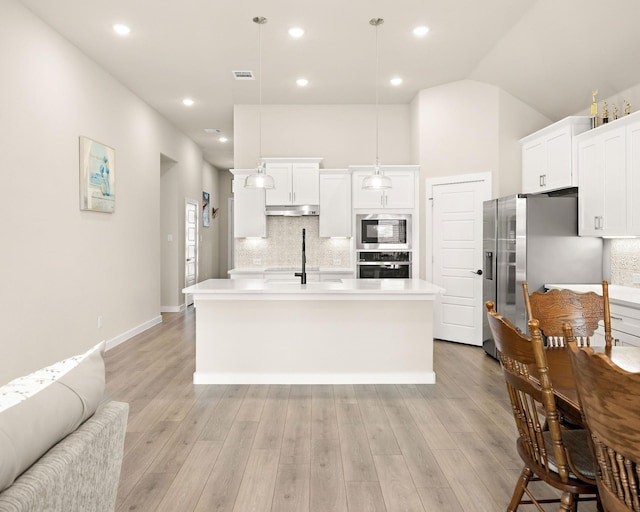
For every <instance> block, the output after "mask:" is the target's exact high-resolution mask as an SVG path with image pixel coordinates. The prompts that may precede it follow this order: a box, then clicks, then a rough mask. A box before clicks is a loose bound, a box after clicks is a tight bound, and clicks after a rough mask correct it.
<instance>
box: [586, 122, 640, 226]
mask: <svg viewBox="0 0 640 512" xmlns="http://www.w3.org/2000/svg"><path fill="white" fill-rule="evenodd" d="M576 147H577V169H578V176H579V187H580V188H579V193H578V219H579V220H578V222H579V224H578V229H579V234H580V235H582V236H609V237H616V236H640V206H634V201H633V198H634V197H638V194H640V112H636V113H634V114H632V115H629V116H625V117H623V118H621V119H617V120H616V121H613V122H611V123H608V124H605V125H602V126H600V127H598V128H595V129H594V130H590V131H589V132H587V133H583V134H582V135H580V136H578V137H576Z"/></svg>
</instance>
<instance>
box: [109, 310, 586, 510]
mask: <svg viewBox="0 0 640 512" xmlns="http://www.w3.org/2000/svg"><path fill="white" fill-rule="evenodd" d="M194 353H195V314H194V311H193V308H189V309H188V310H187V312H186V313H170V314H164V315H163V323H162V324H161V325H158V326H155V327H153V328H152V329H149V330H148V331H146V332H144V333H143V334H141V335H139V336H137V337H135V338H133V339H131V340H129V341H127V342H126V343H123V344H121V345H119V346H117V347H115V348H114V349H112V350H110V351H108V352H107V354H106V362H107V390H108V395H109V398H111V399H114V400H120V401H124V402H128V403H129V404H130V408H131V410H130V415H129V424H128V429H127V437H126V442H125V457H124V463H123V467H122V476H121V481H120V488H119V492H118V504H117V512H124V511H133V510H135V511H136V512H140V511H147V510H149V511H156V510H161V511H170V512H191V511H207V512H210V511H219V512H221V511H228V512H232V511H234V512H253V511H255V512H268V511H273V512H288V511H292V512H324V511H327V512H328V511H333V512H344V511H350V512H354V511H358V512H360V511H362V512H365V511H367V512H368V511H371V512H382V511H388V512H395V511H407V512H409V511H420V512H425V511H426V512H448V511H457V512H460V511H462V512H471V511H480V512H490V511H500V510H505V509H506V505H507V503H508V502H509V498H510V496H511V492H512V489H513V486H514V485H515V481H516V479H517V477H518V475H519V472H520V470H521V469H522V465H521V463H520V460H519V459H518V456H517V454H516V451H515V427H514V421H513V417H512V416H511V412H510V406H509V403H508V398H507V396H506V391H505V389H504V381H503V379H502V374H501V370H500V367H499V364H498V363H497V361H495V360H493V359H491V358H489V357H487V356H485V355H484V352H483V351H482V350H481V349H479V348H475V347H468V346H462V345H457V344H453V343H446V342H436V344H435V371H436V375H437V384H435V385H418V386H416V385H382V386H373V385H366V386H365V385H355V386H352V385H339V386H205V385H200V386H196V385H194V384H193V383H192V375H193V371H194ZM543 490H545V491H546V490H547V488H543ZM547 494H548V493H547ZM520 510H522V511H523V512H524V511H527V510H533V508H531V507H524V506H523V507H521V509H520ZM545 510H557V506H549V507H548V508H547V509H545ZM580 510H584V511H593V510H595V506H593V504H591V503H586V504H582V505H581V506H580Z"/></svg>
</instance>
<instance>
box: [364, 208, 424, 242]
mask: <svg viewBox="0 0 640 512" xmlns="http://www.w3.org/2000/svg"><path fill="white" fill-rule="evenodd" d="M411 224H412V223H411V215H410V214H388V213H372V214H358V215H356V248H357V249H374V250H389V249H393V250H405V251H406V250H409V249H411V229H412V228H411Z"/></svg>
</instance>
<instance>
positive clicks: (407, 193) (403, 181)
mask: <svg viewBox="0 0 640 512" xmlns="http://www.w3.org/2000/svg"><path fill="white" fill-rule="evenodd" d="M351 169H352V170H353V207H354V208H367V209H379V208H385V209H391V208H393V209H401V210H404V209H413V208H415V204H416V197H415V196H416V192H417V189H418V188H417V185H416V181H417V179H418V170H419V167H418V166H417V165H397V166H382V168H381V169H382V173H383V174H384V175H385V176H388V177H389V178H391V184H392V185H391V188H389V189H385V190H367V189H363V188H362V182H363V180H364V179H365V178H366V177H367V176H369V175H370V174H371V173H372V172H373V167H372V166H353V167H351Z"/></svg>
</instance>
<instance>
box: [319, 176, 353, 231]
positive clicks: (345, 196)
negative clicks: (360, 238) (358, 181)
mask: <svg viewBox="0 0 640 512" xmlns="http://www.w3.org/2000/svg"><path fill="white" fill-rule="evenodd" d="M319 228H320V236H321V237H338V236H340V237H350V236H351V173H350V172H349V171H347V170H346V169H322V170H321V171H320V219H319Z"/></svg>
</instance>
